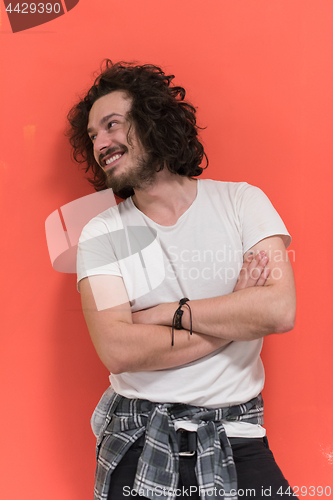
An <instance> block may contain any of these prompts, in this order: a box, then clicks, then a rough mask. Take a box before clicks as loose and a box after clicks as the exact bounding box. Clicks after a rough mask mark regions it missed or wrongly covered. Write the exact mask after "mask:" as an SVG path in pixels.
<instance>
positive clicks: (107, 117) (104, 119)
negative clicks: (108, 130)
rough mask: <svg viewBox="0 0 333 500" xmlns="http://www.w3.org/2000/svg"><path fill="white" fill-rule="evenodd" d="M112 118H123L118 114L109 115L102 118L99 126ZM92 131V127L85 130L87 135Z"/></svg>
mask: <svg viewBox="0 0 333 500" xmlns="http://www.w3.org/2000/svg"><path fill="white" fill-rule="evenodd" d="M114 116H123V115H121V114H119V113H111V114H110V115H107V116H103V118H102V119H101V121H100V122H99V124H100V126H102V125H104V123H105V122H107V121H109V120H110V118H113V117H114ZM92 131H93V128H92V127H88V128H87V132H88V134H90V132H92Z"/></svg>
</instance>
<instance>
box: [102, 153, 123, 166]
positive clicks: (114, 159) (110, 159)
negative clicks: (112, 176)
mask: <svg viewBox="0 0 333 500" xmlns="http://www.w3.org/2000/svg"><path fill="white" fill-rule="evenodd" d="M121 156H122V155H114V156H111V158H109V159H108V160H106V162H105V164H106V165H110V163H112V162H114V161H116V160H118V159H119V158H121Z"/></svg>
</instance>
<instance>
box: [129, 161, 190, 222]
mask: <svg viewBox="0 0 333 500" xmlns="http://www.w3.org/2000/svg"><path fill="white" fill-rule="evenodd" d="M196 195H197V181H196V179H191V178H189V177H184V176H181V175H177V174H171V173H170V172H169V171H168V169H167V168H164V169H163V170H162V171H161V172H158V173H157V174H156V178H155V182H154V184H152V185H151V186H149V187H148V188H145V189H142V190H140V189H139V190H135V194H134V196H133V197H132V199H133V203H134V204H135V206H136V207H137V208H138V209H139V210H140V211H141V212H143V213H144V214H145V215H147V217H149V218H150V219H152V220H153V221H154V222H156V223H157V224H160V225H162V226H173V225H174V224H176V222H177V220H178V219H179V217H181V216H182V215H183V213H184V212H186V210H187V209H188V208H189V207H190V206H191V205H192V203H193V202H194V200H195V198H196Z"/></svg>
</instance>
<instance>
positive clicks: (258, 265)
mask: <svg viewBox="0 0 333 500" xmlns="http://www.w3.org/2000/svg"><path fill="white" fill-rule="evenodd" d="M267 264H268V257H267V255H266V252H265V251H264V250H262V251H261V252H259V253H258V254H257V255H256V256H254V254H253V252H250V253H249V254H248V255H247V256H245V259H244V263H243V266H242V269H241V270H240V273H239V276H238V280H237V283H236V286H235V288H234V292H237V291H239V290H243V288H249V287H251V286H263V285H264V284H265V283H266V280H267V278H268V276H269V273H270V269H269V268H268V267H267Z"/></svg>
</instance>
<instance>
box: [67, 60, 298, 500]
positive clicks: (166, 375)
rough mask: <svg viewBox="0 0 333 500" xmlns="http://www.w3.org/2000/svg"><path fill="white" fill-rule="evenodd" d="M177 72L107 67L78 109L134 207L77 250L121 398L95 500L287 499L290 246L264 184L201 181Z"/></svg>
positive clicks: (99, 173)
mask: <svg viewBox="0 0 333 500" xmlns="http://www.w3.org/2000/svg"><path fill="white" fill-rule="evenodd" d="M172 79H173V76H166V75H165V74H164V72H163V71H162V70H161V69H160V68H157V67H155V66H150V65H146V66H134V65H132V64H126V63H119V64H115V65H113V64H112V63H111V61H107V63H106V67H105V69H104V70H103V72H102V73H101V74H100V76H99V77H98V78H97V79H96V81H95V83H94V85H93V87H92V88H91V89H90V90H89V92H88V93H87V95H86V96H85V98H84V99H82V101H80V103H78V104H77V105H76V106H75V107H74V108H73V109H72V110H71V112H70V114H69V120H70V123H71V144H72V146H73V147H74V157H75V159H76V160H78V161H87V163H88V167H87V170H89V169H91V171H92V172H93V175H94V179H93V183H94V185H95V188H96V189H97V190H99V189H103V188H105V187H109V188H112V190H113V191H114V193H115V194H118V195H119V196H121V197H122V198H124V199H125V201H123V202H121V203H120V204H119V205H118V206H114V207H111V208H110V209H109V210H107V211H106V212H103V213H102V214H100V215H99V216H98V217H95V218H94V219H92V221H90V222H89V223H88V224H87V226H86V227H85V228H84V230H83V233H82V235H81V239H80V244H79V251H78V283H79V290H80V292H81V298H82V307H83V312H84V316H85V319H86V322H87V326H88V329H89V332H90V335H91V338H92V341H93V344H94V346H95V348H96V351H97V353H98V355H99V357H100V359H101V360H102V362H103V363H104V364H105V366H106V367H107V368H108V369H109V370H110V372H111V374H110V382H111V385H112V388H113V390H114V393H113V391H111V390H110V389H109V390H108V391H107V392H106V393H105V394H104V396H103V398H102V400H101V402H100V404H99V405H98V407H97V408H96V410H95V413H94V416H93V426H94V429H95V433H96V435H97V437H98V462H97V471H96V486H95V500H97V499H98V500H102V499H108V500H110V499H118V498H124V497H131V496H136V495H139V496H141V497H144V498H153V499H155V498H161V497H167V498H185V497H186V498H188V497H189V496H190V497H191V498H192V499H195V498H197V499H198V498H201V499H203V498H206V497H210V498H230V497H232V498H235V499H236V498H237V493H239V495H240V496H244V495H247V496H252V497H255V498H260V497H262V496H267V495H269V496H271V497H272V498H281V497H283V494H284V492H285V491H287V489H288V483H287V481H286V480H285V478H284V477H283V475H282V473H281V471H280V469H279V468H278V466H277V465H276V463H275V460H274V458H273V455H272V453H271V452H270V450H269V448H268V445H267V439H266V437H265V434H266V433H265V429H264V428H263V427H262V424H263V405H262V398H261V395H260V393H261V390H262V388H263V384H264V371H263V367H262V363H261V360H260V357H259V354H260V350H261V346H262V340H263V337H264V336H266V335H269V334H271V333H282V332H287V331H289V330H291V329H292V328H293V325H294V317H295V290H294V280H293V273H292V269H291V265H290V263H289V261H288V256H287V253H286V246H287V245H288V244H289V242H290V237H289V235H288V232H287V230H286V228H285V226H284V224H283V222H282V221H281V219H280V217H279V215H278V214H277V212H276V211H275V209H274V208H273V207H272V205H271V203H270V202H269V200H268V199H267V197H266V196H265V195H264V194H263V193H262V191H260V189H258V188H255V187H253V186H250V185H248V184H246V183H230V182H218V181H212V180H197V179H195V177H198V176H199V175H200V174H201V173H202V170H203V168H202V167H201V166H200V165H201V162H202V160H203V158H204V157H206V155H205V153H204V150H203V146H202V144H201V143H200V142H199V140H198V136H197V126H196V119H195V109H194V108H193V107H192V106H191V105H190V104H189V103H187V102H186V101H185V100H184V97H185V91H184V89H183V88H181V87H175V86H173V85H172V83H171V82H172ZM206 159H207V158H206ZM268 261H269V267H268ZM286 496H287V495H286Z"/></svg>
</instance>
